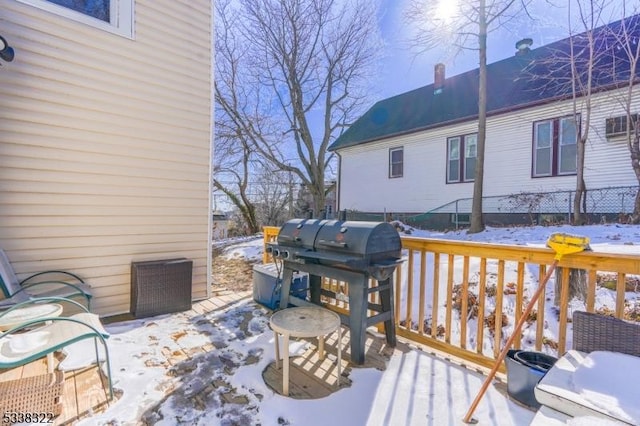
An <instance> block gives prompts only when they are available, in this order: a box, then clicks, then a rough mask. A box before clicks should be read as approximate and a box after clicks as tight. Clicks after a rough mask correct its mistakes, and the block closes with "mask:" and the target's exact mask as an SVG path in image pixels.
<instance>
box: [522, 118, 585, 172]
mask: <svg viewBox="0 0 640 426" xmlns="http://www.w3.org/2000/svg"><path fill="white" fill-rule="evenodd" d="M577 141H578V126H577V125H576V121H575V119H574V118H573V116H571V117H562V118H555V119H551V120H543V121H537V122H535V123H533V159H532V163H533V164H532V173H531V175H532V176H533V177H546V176H561V175H573V174H575V173H576V167H577V161H576V158H577V154H578V145H577Z"/></svg>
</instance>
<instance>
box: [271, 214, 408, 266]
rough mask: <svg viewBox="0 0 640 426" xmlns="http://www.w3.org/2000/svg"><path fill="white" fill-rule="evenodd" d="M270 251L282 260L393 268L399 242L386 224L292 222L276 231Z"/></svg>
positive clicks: (330, 221) (399, 247) (395, 232)
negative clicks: (275, 242)
mask: <svg viewBox="0 0 640 426" xmlns="http://www.w3.org/2000/svg"><path fill="white" fill-rule="evenodd" d="M270 249H271V250H272V252H273V254H274V255H275V256H276V257H281V258H283V259H288V260H294V261H298V262H313V263H320V264H326V265H336V266H339V267H346V268H349V269H356V270H365V269H369V268H371V267H372V266H381V267H386V268H389V267H390V265H395V264H396V261H397V260H399V259H400V258H401V250H402V243H401V241H400V236H399V235H398V232H397V231H396V229H395V228H394V227H393V226H392V225H390V224H388V223H386V222H354V221H337V220H316V219H293V220H290V221H288V222H287V223H285V224H284V225H283V226H282V227H281V228H280V232H279V233H278V238H277V244H275V245H271V247H270Z"/></svg>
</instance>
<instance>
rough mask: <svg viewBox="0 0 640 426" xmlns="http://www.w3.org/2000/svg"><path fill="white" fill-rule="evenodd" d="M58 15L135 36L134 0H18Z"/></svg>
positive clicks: (124, 34) (126, 35)
mask: <svg viewBox="0 0 640 426" xmlns="http://www.w3.org/2000/svg"><path fill="white" fill-rule="evenodd" d="M18 1H19V2H22V3H26V4H30V5H32V6H35V7H37V8H39V9H43V10H46V11H48V12H51V13H55V14H56V15H60V16H64V17H66V18H69V19H72V20H74V21H78V22H82V23H84V24H87V25H90V26H92V27H96V28H99V29H102V30H105V31H108V32H111V33H114V34H119V35H121V36H124V37H128V38H133V2H134V0H18Z"/></svg>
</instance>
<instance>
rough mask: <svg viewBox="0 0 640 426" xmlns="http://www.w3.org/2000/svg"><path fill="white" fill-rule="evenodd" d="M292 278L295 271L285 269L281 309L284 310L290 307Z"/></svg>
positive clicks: (281, 291)
mask: <svg viewBox="0 0 640 426" xmlns="http://www.w3.org/2000/svg"><path fill="white" fill-rule="evenodd" d="M292 278H293V270H292V269H290V268H284V271H282V288H281V290H280V309H284V308H286V307H287V306H288V305H289V291H290V290H291V279H292Z"/></svg>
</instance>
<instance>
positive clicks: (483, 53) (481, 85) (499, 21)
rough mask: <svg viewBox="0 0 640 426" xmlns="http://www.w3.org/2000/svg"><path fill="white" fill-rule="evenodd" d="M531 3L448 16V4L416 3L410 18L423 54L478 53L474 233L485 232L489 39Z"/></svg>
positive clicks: (492, 0)
mask: <svg viewBox="0 0 640 426" xmlns="http://www.w3.org/2000/svg"><path fill="white" fill-rule="evenodd" d="M529 3H530V0H471V1H464V2H457V3H456V4H455V7H454V8H453V9H450V10H448V11H447V12H448V13H447V14H446V16H445V15H443V14H442V9H441V8H442V7H443V5H445V4H447V3H446V2H445V0H441V1H432V0H412V2H411V3H410V7H409V9H408V12H407V14H406V18H407V20H408V21H409V23H411V24H416V23H417V24H419V25H418V27H419V28H420V30H418V32H417V33H416V34H415V37H414V38H413V40H412V44H413V45H414V46H415V47H417V49H418V50H419V51H427V50H430V49H433V48H435V47H440V46H442V45H449V44H450V45H451V46H453V48H454V49H457V50H458V51H460V50H463V49H472V50H477V51H478V59H479V68H478V72H479V74H478V139H477V147H476V149H477V152H476V170H475V177H474V185H473V202H472V207H471V223H470V226H469V232H470V233H476V232H481V231H483V230H484V229H485V225H484V220H483V214H482V193H483V181H484V153H485V141H486V128H487V35H488V34H489V33H490V32H491V31H494V30H496V29H498V28H500V27H501V26H503V25H504V24H505V23H507V22H508V21H510V20H512V19H514V18H515V17H516V16H518V14H519V13H520V12H523V11H524V12H526V10H527V9H526V8H527V5H528V4H529ZM450 4H451V3H450ZM518 6H519V7H518Z"/></svg>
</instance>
